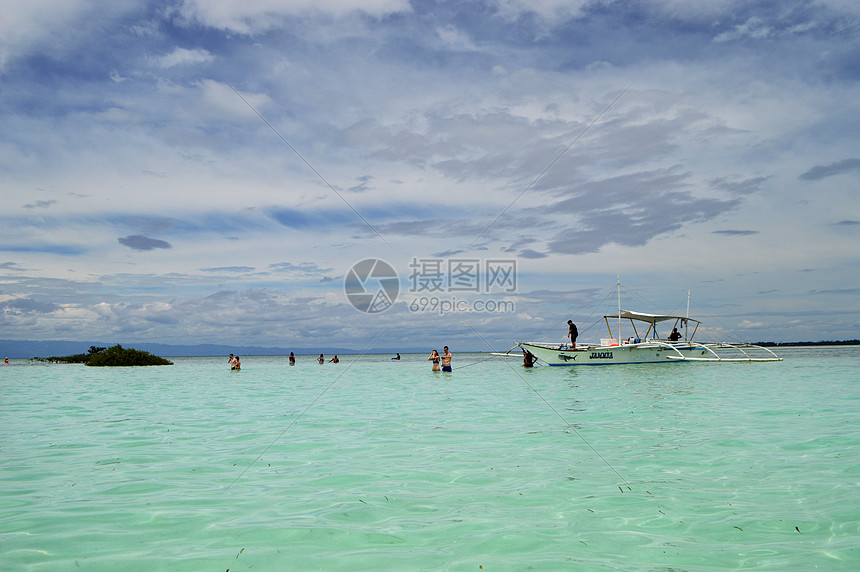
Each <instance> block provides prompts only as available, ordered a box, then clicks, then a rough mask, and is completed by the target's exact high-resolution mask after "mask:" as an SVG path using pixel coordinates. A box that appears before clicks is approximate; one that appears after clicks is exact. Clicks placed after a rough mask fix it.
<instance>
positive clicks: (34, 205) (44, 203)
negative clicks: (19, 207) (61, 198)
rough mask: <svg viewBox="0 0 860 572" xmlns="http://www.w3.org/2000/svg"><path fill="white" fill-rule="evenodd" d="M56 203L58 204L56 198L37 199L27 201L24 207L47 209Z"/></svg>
mask: <svg viewBox="0 0 860 572" xmlns="http://www.w3.org/2000/svg"><path fill="white" fill-rule="evenodd" d="M55 204H57V201H55V200H54V199H51V200H48V201H35V202H32V203H27V204H26V205H24V208H25V209H46V208H48V207H50V206H51V205H55Z"/></svg>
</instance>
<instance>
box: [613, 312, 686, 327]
mask: <svg viewBox="0 0 860 572" xmlns="http://www.w3.org/2000/svg"><path fill="white" fill-rule="evenodd" d="M603 317H604V318H615V319H618V318H623V319H625V320H639V321H640V322H646V323H648V324H655V323H657V322H665V321H666V320H685V321H688V322H692V323H695V324H700V323H701V322H699V320H694V319H692V318H687V317H686V316H667V315H663V314H646V313H645V312H631V311H629V310H621V314H613V315H611V316H603Z"/></svg>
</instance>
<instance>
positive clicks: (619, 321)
mask: <svg viewBox="0 0 860 572" xmlns="http://www.w3.org/2000/svg"><path fill="white" fill-rule="evenodd" d="M618 345H619V346H620V345H621V275H620V274H619V275H618Z"/></svg>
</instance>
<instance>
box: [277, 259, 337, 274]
mask: <svg viewBox="0 0 860 572" xmlns="http://www.w3.org/2000/svg"><path fill="white" fill-rule="evenodd" d="M269 268H270V269H271V270H273V271H275V272H285V273H288V274H301V275H316V274H325V273H326V272H331V271H332V270H333V269H332V268H321V267H320V266H317V265H316V264H314V263H313V262H302V263H301V264H293V263H292V262H276V263H274V264H270V265H269Z"/></svg>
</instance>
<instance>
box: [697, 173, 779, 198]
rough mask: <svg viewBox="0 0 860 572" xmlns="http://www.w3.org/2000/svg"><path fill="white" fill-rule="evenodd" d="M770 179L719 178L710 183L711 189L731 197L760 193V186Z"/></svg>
mask: <svg viewBox="0 0 860 572" xmlns="http://www.w3.org/2000/svg"><path fill="white" fill-rule="evenodd" d="M769 178H770V177H750V178H747V179H729V178H726V177H721V178H719V179H714V180H713V181H711V187H712V188H714V189H717V190H720V191H725V192H727V193H731V194H733V195H740V196H743V195H751V194H753V193H757V192H760V191H761V190H762V185H763V184H764V182H765V181H767V180H768V179H769Z"/></svg>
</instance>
